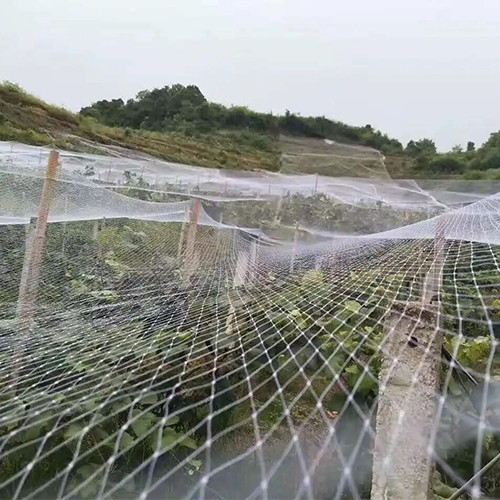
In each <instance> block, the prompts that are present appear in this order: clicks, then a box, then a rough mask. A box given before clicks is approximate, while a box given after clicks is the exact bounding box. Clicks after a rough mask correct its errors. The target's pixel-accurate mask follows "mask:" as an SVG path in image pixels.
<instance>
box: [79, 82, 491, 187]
mask: <svg viewBox="0 0 500 500" xmlns="http://www.w3.org/2000/svg"><path fill="white" fill-rule="evenodd" d="M80 113H81V114H82V115H85V116H91V117H93V118H95V119H97V120H98V121H99V122H101V123H103V124H105V125H109V126H113V127H123V128H125V129H126V132H127V133H129V134H131V133H132V130H152V131H160V132H161V131H170V132H179V133H182V134H185V135H193V134H210V133H215V132H220V131H236V132H238V131H240V132H244V133H247V134H248V133H251V134H253V135H252V144H253V145H254V146H255V147H256V148H257V149H262V150H269V148H270V145H269V141H270V140H272V139H275V138H277V137H279V135H280V134H285V135H291V136H298V137H308V138H319V139H331V140H335V141H339V142H346V143H351V144H360V145H364V146H369V147H373V148H375V149H378V150H379V151H381V152H382V153H383V154H384V155H400V156H404V157H406V158H408V159H410V161H411V162H412V165H414V169H415V171H417V172H419V173H424V174H429V175H461V176H464V177H465V178H469V179H481V178H500V173H498V172H491V171H492V170H495V169H500V131H499V132H496V133H493V134H491V136H490V138H489V139H488V141H487V142H486V143H485V144H483V145H482V146H481V147H480V148H476V146H475V144H474V143H473V142H472V141H469V142H468V143H467V146H466V148H465V149H463V148H462V147H461V146H455V147H454V148H453V149H452V151H450V152H448V153H444V154H440V153H438V152H437V149H436V144H435V142H434V141H433V140H432V139H428V138H424V139H420V140H411V141H409V142H408V144H407V145H406V146H403V145H402V144H401V142H400V141H398V140H397V139H393V138H390V137H389V136H388V135H387V134H384V133H382V132H381V131H380V130H377V129H375V128H373V127H372V126H371V125H369V124H367V125H365V126H362V127H356V126H350V125H347V124H345V123H342V122H339V121H334V120H330V119H328V118H326V117H324V116H316V117H303V116H300V115H299V114H296V113H292V112H290V111H286V113H285V114H284V115H275V114H273V113H259V112H256V111H253V110H251V109H248V108H247V107H244V106H230V107H227V106H224V105H222V104H218V103H214V102H210V101H208V100H207V99H206V97H205V96H204V95H203V93H202V92H201V90H200V89H199V88H198V87H197V86H196V85H187V86H184V85H181V84H175V85H170V86H168V85H167V86H165V87H163V88H160V89H153V90H143V91H141V92H139V93H138V94H137V95H136V97H135V98H133V99H128V100H127V101H124V100H123V99H121V98H119V99H111V100H101V101H97V102H95V103H93V104H92V105H90V106H87V107H84V108H82V109H81V111H80Z"/></svg>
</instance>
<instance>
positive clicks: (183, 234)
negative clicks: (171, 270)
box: [177, 222, 187, 265]
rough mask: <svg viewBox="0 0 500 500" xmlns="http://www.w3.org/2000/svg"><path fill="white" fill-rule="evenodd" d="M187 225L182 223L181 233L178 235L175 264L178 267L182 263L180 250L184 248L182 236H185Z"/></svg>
mask: <svg viewBox="0 0 500 500" xmlns="http://www.w3.org/2000/svg"><path fill="white" fill-rule="evenodd" d="M186 226H187V223H186V222H183V223H182V225H181V232H180V235H179V244H178V245H177V263H178V264H179V265H180V263H181V261H182V249H183V247H184V236H185V234H186Z"/></svg>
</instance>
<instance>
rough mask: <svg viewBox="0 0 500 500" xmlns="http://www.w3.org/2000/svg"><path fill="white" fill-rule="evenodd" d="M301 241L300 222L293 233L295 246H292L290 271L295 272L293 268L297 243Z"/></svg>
mask: <svg viewBox="0 0 500 500" xmlns="http://www.w3.org/2000/svg"><path fill="white" fill-rule="evenodd" d="M298 241H299V224H298V223H297V224H295V232H294V234H293V247H292V256H291V258H290V272H293V268H294V266H295V256H296V254H297V243H298Z"/></svg>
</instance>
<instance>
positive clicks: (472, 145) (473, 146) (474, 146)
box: [467, 141, 476, 151]
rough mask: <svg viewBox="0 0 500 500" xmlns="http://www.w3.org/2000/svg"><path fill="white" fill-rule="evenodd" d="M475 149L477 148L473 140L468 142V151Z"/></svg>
mask: <svg viewBox="0 0 500 500" xmlns="http://www.w3.org/2000/svg"><path fill="white" fill-rule="evenodd" d="M475 150H476V145H475V144H474V143H473V142H472V141H469V142H467V151H475Z"/></svg>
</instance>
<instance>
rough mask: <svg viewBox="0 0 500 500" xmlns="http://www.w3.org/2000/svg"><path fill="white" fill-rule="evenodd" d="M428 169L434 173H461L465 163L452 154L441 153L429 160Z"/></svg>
mask: <svg viewBox="0 0 500 500" xmlns="http://www.w3.org/2000/svg"><path fill="white" fill-rule="evenodd" d="M427 169H428V170H429V171H430V172H431V173H433V174H460V173H462V172H463V171H464V170H465V163H464V162H462V161H461V160H458V159H457V158H456V157H454V156H452V155H440V156H437V157H436V158H434V159H432V160H431V161H430V162H429V164H428V165H427Z"/></svg>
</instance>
